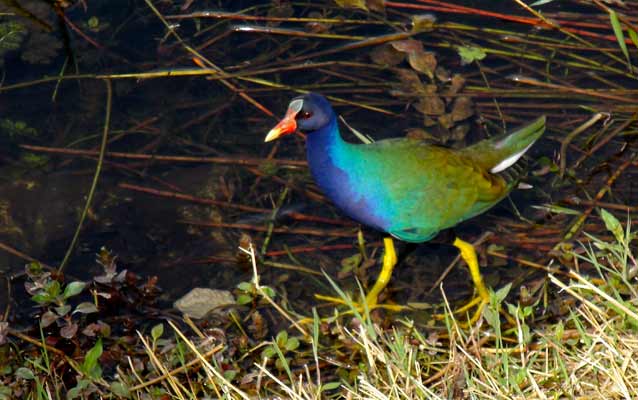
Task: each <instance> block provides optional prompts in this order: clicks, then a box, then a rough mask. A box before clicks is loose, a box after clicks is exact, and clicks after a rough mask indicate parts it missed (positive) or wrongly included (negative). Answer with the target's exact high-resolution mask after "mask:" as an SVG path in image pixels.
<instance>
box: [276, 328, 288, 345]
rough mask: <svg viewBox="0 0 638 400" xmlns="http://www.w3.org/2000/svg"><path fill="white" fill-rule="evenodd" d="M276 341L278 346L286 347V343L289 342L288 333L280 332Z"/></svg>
mask: <svg viewBox="0 0 638 400" xmlns="http://www.w3.org/2000/svg"><path fill="white" fill-rule="evenodd" d="M275 341H276V342H277V345H278V346H279V347H285V346H286V342H287V341H288V332H286V331H279V333H278V334H277V337H276V338H275Z"/></svg>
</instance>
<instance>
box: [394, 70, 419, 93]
mask: <svg viewBox="0 0 638 400" xmlns="http://www.w3.org/2000/svg"><path fill="white" fill-rule="evenodd" d="M396 74H397V77H398V78H399V80H400V81H401V84H402V85H403V87H405V88H406V90H409V91H410V92H411V93H425V86H424V85H423V82H421V79H419V75H418V74H417V73H416V72H414V71H412V70H409V69H405V68H401V69H398V70H396Z"/></svg>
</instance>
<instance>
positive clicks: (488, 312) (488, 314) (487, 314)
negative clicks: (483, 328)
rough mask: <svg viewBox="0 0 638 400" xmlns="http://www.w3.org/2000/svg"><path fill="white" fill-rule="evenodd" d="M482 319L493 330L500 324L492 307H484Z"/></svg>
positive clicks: (497, 315) (498, 317)
mask: <svg viewBox="0 0 638 400" xmlns="http://www.w3.org/2000/svg"><path fill="white" fill-rule="evenodd" d="M483 317H484V318H485V321H486V322H487V323H488V325H489V326H491V327H492V328H493V329H497V328H498V327H499V325H500V323H501V321H500V316H499V314H498V313H497V312H496V311H494V309H492V307H485V308H484V309H483Z"/></svg>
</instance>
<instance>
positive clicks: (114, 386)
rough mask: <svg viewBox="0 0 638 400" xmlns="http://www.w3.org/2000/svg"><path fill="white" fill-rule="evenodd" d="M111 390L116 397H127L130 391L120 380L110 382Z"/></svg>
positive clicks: (129, 395)
mask: <svg viewBox="0 0 638 400" xmlns="http://www.w3.org/2000/svg"><path fill="white" fill-rule="evenodd" d="M111 392H113V394H114V395H116V396H118V397H124V398H125V399H128V398H130V397H131V392H130V391H129V390H128V388H127V387H126V385H124V384H123V383H122V382H112V383H111Z"/></svg>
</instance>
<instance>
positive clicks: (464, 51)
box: [456, 46, 487, 65]
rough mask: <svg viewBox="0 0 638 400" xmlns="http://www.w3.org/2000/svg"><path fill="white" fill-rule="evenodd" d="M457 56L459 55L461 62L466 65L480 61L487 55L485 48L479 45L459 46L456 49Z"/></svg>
mask: <svg viewBox="0 0 638 400" xmlns="http://www.w3.org/2000/svg"><path fill="white" fill-rule="evenodd" d="M456 50H457V52H458V53H459V56H461V64H463V65H467V64H470V63H472V62H474V61H481V60H482V59H484V58H485V57H486V56H487V53H485V50H483V49H482V48H481V47H474V46H459V47H458V48H457V49H456Z"/></svg>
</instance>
